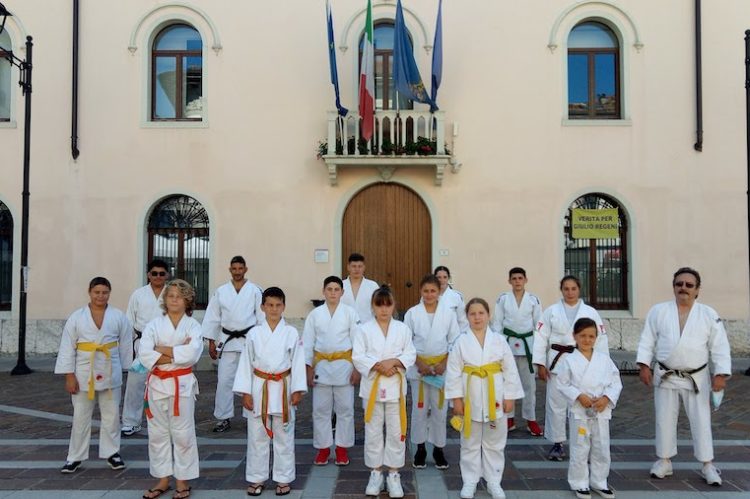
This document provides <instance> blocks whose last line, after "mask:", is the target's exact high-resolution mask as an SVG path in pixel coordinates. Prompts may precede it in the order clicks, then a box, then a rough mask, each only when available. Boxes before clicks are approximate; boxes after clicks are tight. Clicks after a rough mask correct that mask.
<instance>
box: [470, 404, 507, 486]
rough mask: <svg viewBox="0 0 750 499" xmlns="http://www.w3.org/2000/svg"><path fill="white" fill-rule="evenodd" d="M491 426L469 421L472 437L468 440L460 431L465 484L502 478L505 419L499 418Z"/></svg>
mask: <svg viewBox="0 0 750 499" xmlns="http://www.w3.org/2000/svg"><path fill="white" fill-rule="evenodd" d="M466 423H467V422H466V421H464V424H466ZM492 426H494V428H493V427H492ZM492 426H491V425H490V423H480V422H479V421H471V436H470V437H469V438H468V439H467V438H465V437H464V433H463V431H462V432H461V459H460V465H461V480H463V482H464V483H465V484H467V483H478V482H479V479H480V478H484V479H485V481H487V482H488V483H491V482H494V483H500V481H501V480H502V479H503V470H504V469H505V442H506V440H507V438H508V425H507V423H506V421H505V418H498V420H497V423H495V424H494V425H492Z"/></svg>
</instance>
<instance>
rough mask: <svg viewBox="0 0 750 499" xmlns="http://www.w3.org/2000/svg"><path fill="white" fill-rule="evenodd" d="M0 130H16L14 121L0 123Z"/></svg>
mask: <svg viewBox="0 0 750 499" xmlns="http://www.w3.org/2000/svg"><path fill="white" fill-rule="evenodd" d="M0 128H16V122H15V121H0Z"/></svg>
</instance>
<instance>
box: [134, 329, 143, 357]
mask: <svg viewBox="0 0 750 499" xmlns="http://www.w3.org/2000/svg"><path fill="white" fill-rule="evenodd" d="M133 332H134V333H135V337H134V338H133V355H135V342H136V341H138V340H140V339H141V336H143V333H142V332H140V331H138V330H137V329H136V328H133Z"/></svg>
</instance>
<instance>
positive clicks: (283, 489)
mask: <svg viewBox="0 0 750 499" xmlns="http://www.w3.org/2000/svg"><path fill="white" fill-rule="evenodd" d="M291 491H292V488H291V487H290V486H289V484H288V483H287V484H286V485H277V486H276V495H277V496H285V495H287V494H289V493H290V492H291Z"/></svg>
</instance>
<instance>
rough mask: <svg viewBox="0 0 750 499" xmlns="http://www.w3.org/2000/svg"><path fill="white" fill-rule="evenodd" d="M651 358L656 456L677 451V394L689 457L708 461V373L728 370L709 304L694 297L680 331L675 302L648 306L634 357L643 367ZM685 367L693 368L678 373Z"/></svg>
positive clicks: (723, 337)
mask: <svg viewBox="0 0 750 499" xmlns="http://www.w3.org/2000/svg"><path fill="white" fill-rule="evenodd" d="M652 361H655V362H656V363H655V365H654V378H653V384H654V408H655V413H656V414H655V416H656V455H657V456H659V457H660V458H662V459H667V458H671V457H672V456H675V455H677V416H678V414H679V411H680V399H682V403H683V405H684V406H685V413H686V414H687V416H688V420H689V421H690V433H691V435H692V437H693V451H694V453H695V458H696V459H697V460H698V461H701V462H708V461H712V460H713V458H714V449H713V439H712V435H711V407H710V395H711V372H712V373H713V374H726V375H729V374H731V372H732V361H731V357H730V351H729V341H728V339H727V333H726V331H725V330H724V325H723V324H722V322H721V319H720V318H719V315H718V314H717V313H716V311H715V310H714V309H712V308H711V307H709V306H706V305H703V304H701V303H697V302H696V303H694V304H693V306H692V308H691V309H690V314H689V315H688V318H687V320H686V321H685V327H684V328H683V330H682V333H680V322H679V312H678V310H677V304H676V303H675V302H674V301H671V302H665V303H660V304H658V305H654V307H653V308H651V310H650V311H649V313H648V315H647V316H646V323H645V325H644V327H643V332H642V333H641V339H640V342H639V343H638V356H637V357H636V362H637V363H639V364H645V365H647V366H648V365H650V364H651V362H652ZM709 362H710V364H709ZM701 367H702V369H700V370H698V371H695V370H696V369H699V368H701ZM709 367H710V371H711V372H709ZM673 371H680V373H676V372H673ZM691 371H695V372H693V373H692V374H688V375H687V376H684V375H681V373H690V372H691ZM693 381H694V383H693ZM696 390H697V393H696Z"/></svg>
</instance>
